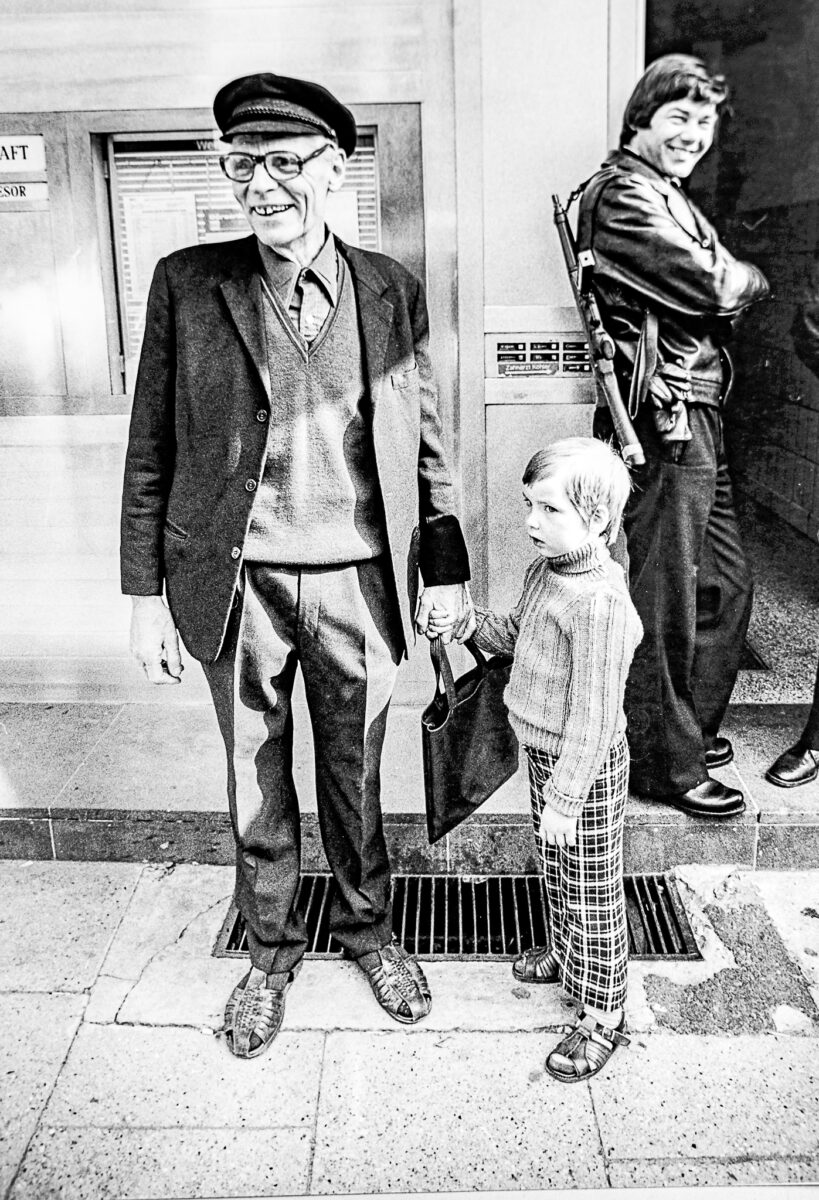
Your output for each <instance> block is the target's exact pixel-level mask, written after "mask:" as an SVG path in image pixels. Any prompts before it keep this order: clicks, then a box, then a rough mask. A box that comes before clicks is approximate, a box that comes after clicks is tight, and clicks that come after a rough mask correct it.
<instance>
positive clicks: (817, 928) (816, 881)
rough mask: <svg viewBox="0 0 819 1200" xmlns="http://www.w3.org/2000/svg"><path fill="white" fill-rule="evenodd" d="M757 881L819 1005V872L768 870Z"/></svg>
mask: <svg viewBox="0 0 819 1200" xmlns="http://www.w3.org/2000/svg"><path fill="white" fill-rule="evenodd" d="M754 883H755V885H756V887H757V889H758V891H759V893H760V895H761V896H762V899H763V900H764V902H765V908H766V910H767V912H768V913H769V915H770V918H771V920H772V921H773V923H774V925H775V926H776V928H777V930H778V932H779V935H780V937H781V938H782V940H783V942H784V943H785V945H786V946H787V948H788V951H789V952H790V953H791V954H792V955H793V958H794V961H795V962H797V963H798V964H799V968H800V970H801V971H802V974H803V975H804V976H805V979H806V981H807V983H808V986H809V987H810V989H811V994H812V996H813V998H814V1001H815V1003H816V1004H817V1005H819V872H817V871H764V872H759V873H757V875H756V876H755V877H754Z"/></svg>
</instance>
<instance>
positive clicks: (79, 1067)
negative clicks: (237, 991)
mask: <svg viewBox="0 0 819 1200" xmlns="http://www.w3.org/2000/svg"><path fill="white" fill-rule="evenodd" d="M323 1053H324V1035H323V1034H321V1033H281V1034H280V1035H279V1036H278V1037H277V1039H276V1041H275V1042H274V1044H273V1045H272V1046H271V1047H270V1049H269V1050H268V1051H267V1052H266V1053H265V1054H264V1055H262V1056H261V1057H259V1058H258V1059H253V1060H251V1061H249V1062H248V1061H243V1060H242V1059H238V1058H234V1057H233V1055H232V1054H231V1053H230V1051H229V1050H228V1049H227V1047H226V1046H225V1045H223V1044H222V1042H221V1041H220V1040H219V1039H217V1038H215V1037H214V1036H213V1033H212V1032H211V1031H210V1030H207V1031H203V1032H199V1031H197V1030H193V1029H162V1028H156V1027H154V1028H143V1027H131V1026H119V1025H84V1026H83V1027H82V1029H81V1030H80V1031H79V1033H78V1035H77V1037H76V1039H75V1041H74V1044H73V1046H72V1048H71V1053H70V1054H69V1056H68V1060H67V1062H66V1064H65V1067H64V1068H63V1070H62V1072H61V1074H60V1077H59V1080H58V1081H57V1086H56V1087H55V1089H54V1092H53V1094H52V1096H51V1099H50V1100H49V1103H48V1105H47V1107H46V1110H45V1113H44V1116H43V1124H44V1125H48V1126H51V1127H55V1128H68V1127H74V1126H83V1127H87V1126H95V1127H97V1126H98V1127H102V1128H107V1129H113V1128H119V1127H130V1128H137V1127H139V1126H149V1127H152V1128H160V1129H162V1128H164V1129H171V1128H179V1127H186V1128H194V1129H196V1128H199V1129H202V1128H206V1127H213V1128H215V1129H243V1128H248V1129H249V1128H254V1129H280V1128H293V1127H297V1126H298V1127H305V1126H310V1125H311V1124H312V1122H313V1121H314V1120H315V1115H316V1102H317V1099H318V1091H319V1077H320V1074H321V1063H322V1056H323Z"/></svg>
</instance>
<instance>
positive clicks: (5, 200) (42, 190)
mask: <svg viewBox="0 0 819 1200" xmlns="http://www.w3.org/2000/svg"><path fill="white" fill-rule="evenodd" d="M47 199H48V184H47V183H39V182H35V183H3V181H2V179H0V204H4V205H9V204H20V203H21V201H23V202H24V201H30V200H47Z"/></svg>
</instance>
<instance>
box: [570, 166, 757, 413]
mask: <svg viewBox="0 0 819 1200" xmlns="http://www.w3.org/2000/svg"><path fill="white" fill-rule="evenodd" d="M577 243H578V250H579V251H581V250H585V249H591V250H592V252H593V254H594V274H593V279H594V285H595V289H596V292H597V296H598V301H599V304H600V308H601V315H602V317H603V321H604V324H605V327H606V329H607V331H608V332H609V333H610V334H611V336H612V337H613V339H614V341H615V343H616V345H617V348H618V355H617V359H616V361H615V366H616V367H617V369H618V375H620V376H621V379H622V380H623V381H624V382H625V384H626V394H628V383H629V380H630V377H631V373H632V369H633V364H634V361H635V355H636V353H637V346H638V342H639V340H640V332H641V329H642V327H643V321H644V317H645V312H646V309H649V310H650V311H652V312H653V313H654V314H656V316H657V363H658V369H659V370H660V371H662V367H663V365H664V364H667V363H670V364H674V367H675V368H681V369H682V370H683V371H684V372H686V373H687V375H688V376H689V378H690V383H691V395H690V399H691V401H692V402H696V401H697V400H698V399H701V400H702V401H704V402H706V403H709V402H710V403H714V402H715V401H716V400H717V399H721V398H723V395H724V392H725V390H726V387H725V385H726V384H727V382H728V379H727V378H726V367H727V368H728V371H730V360H729V359H728V356H727V354H726V352H725V350H724V343H725V342H726V340H727V339H728V338H729V337H730V335H731V331H732V322H733V319H734V318H735V317H736V316H738V314H739V313H741V312H742V311H743V309H745V308H747V307H748V305H750V304H752V303H753V302H754V301H756V300H761V299H762V298H763V297H764V296H766V295H767V294H768V291H769V288H768V283H767V280H766V279H765V276H764V275H763V274H762V272H761V271H759V270H758V269H757V268H756V267H755V266H753V265H752V264H751V263H747V262H740V261H739V260H738V259H736V258H734V257H733V255H731V254H730V253H729V252H728V251H727V250H726V249H725V247H724V246H723V245H721V243H720V241H719V239H718V237H717V234H716V231H715V230H714V228H713V226H712V225H711V224H710V223H709V222H708V221H707V220H706V218H705V217H704V216H703V215H702V213H701V212H700V211H699V209H698V208H697V207H696V206H695V205H694V204H692V202H691V201H690V200H689V199H688V197H687V196H686V195H685V193H684V192H683V191H682V190H681V188H680V187H679V186H678V185H677V184H675V183H674V182H672V181H671V180H670V179H668V178H666V176H664V175H662V174H660V172H659V171H657V170H655V168H654V167H652V166H651V165H650V164H649V163H647V162H645V160H643V159H641V158H639V157H638V156H637V155H636V154H632V153H631V152H630V151H628V150H616V151H614V152H613V153H612V154H610V155H609V157H608V159H607V160H606V162H605V163H603V166H602V168H601V170H600V171H598V172H597V174H596V175H594V176H592V178H591V179H590V180H589V182H588V183H587V184H586V185H585V188H584V191H583V195H582V198H581V201H580V215H579V218H578V238H577ZM719 393H722V395H719Z"/></svg>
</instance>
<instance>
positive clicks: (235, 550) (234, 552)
mask: <svg viewBox="0 0 819 1200" xmlns="http://www.w3.org/2000/svg"><path fill="white" fill-rule="evenodd" d="M241 553H242V551H241V550H240V549H239V547H238V546H234V547H233V549H232V550H231V552H230V557H231V558H239V556H240V555H241Z"/></svg>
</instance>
